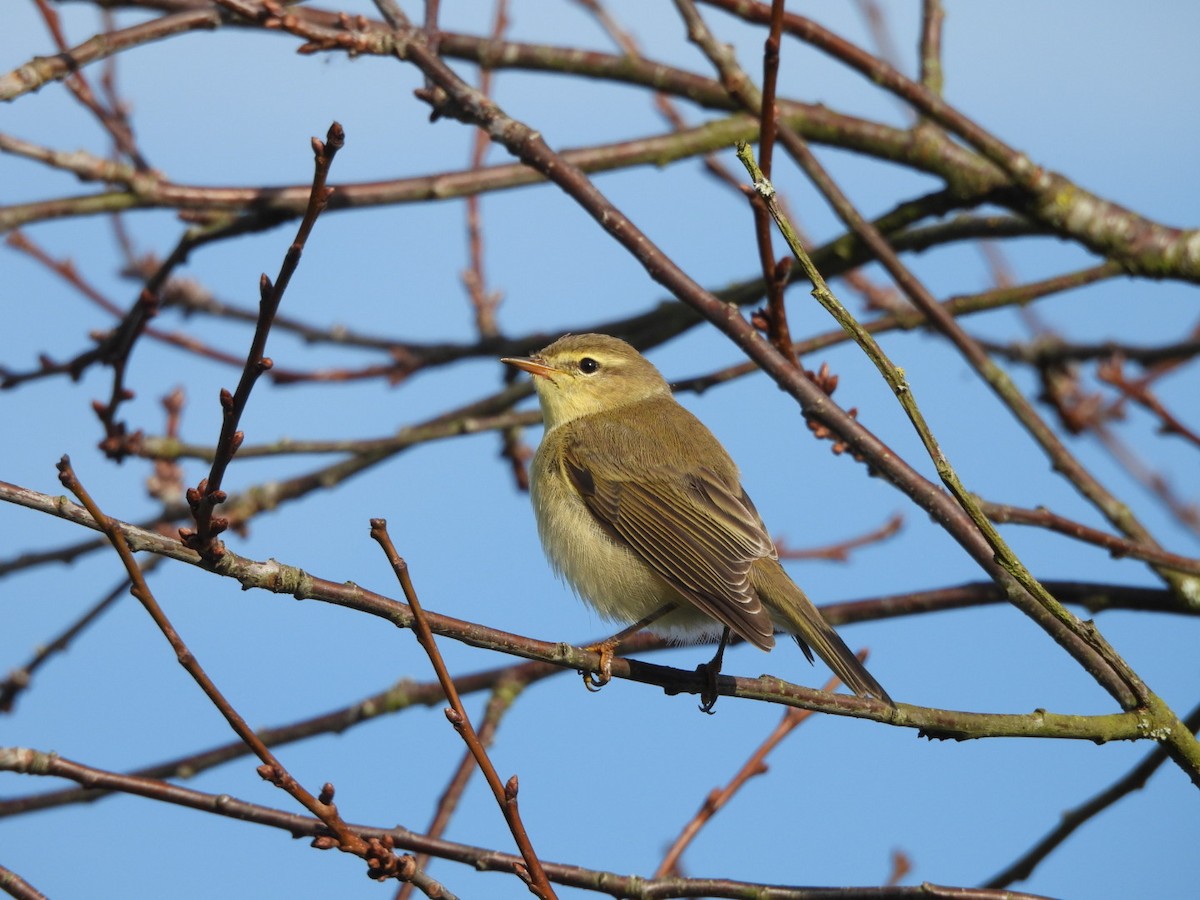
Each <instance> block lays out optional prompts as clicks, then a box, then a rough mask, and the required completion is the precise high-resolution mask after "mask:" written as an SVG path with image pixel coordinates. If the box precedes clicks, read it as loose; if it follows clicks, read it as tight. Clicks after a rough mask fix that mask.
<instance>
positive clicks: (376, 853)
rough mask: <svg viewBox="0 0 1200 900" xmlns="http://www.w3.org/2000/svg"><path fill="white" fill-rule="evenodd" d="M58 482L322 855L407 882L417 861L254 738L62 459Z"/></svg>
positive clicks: (116, 528)
mask: <svg viewBox="0 0 1200 900" xmlns="http://www.w3.org/2000/svg"><path fill="white" fill-rule="evenodd" d="M58 471H59V480H60V481H61V482H62V484H63V486H64V487H65V488H66V489H67V490H69V491H70V492H71V493H72V494H74V495H75V496H76V497H78V498H79V500H80V502H81V503H82V504H83V506H84V507H85V508H86V510H87V513H88V515H89V516H91V518H92V520H93V522H94V523H95V526H96V527H97V528H98V529H99V530H100V531H103V532H104V535H105V537H107V538H108V540H109V541H110V542H111V543H112V545H113V548H114V549H115V550H116V551H117V555H118V556H119V557H120V559H121V562H122V564H123V565H124V566H125V571H126V572H127V573H128V575H129V579H130V582H131V587H130V593H132V594H133V595H134V597H136V598H137V599H138V602H140V603H141V604H142V606H143V607H144V608H145V610H146V612H147V613H148V614H149V615H150V618H152V619H153V620H154V623H155V624H156V625H157V626H158V629H159V631H161V632H162V633H163V636H164V637H165V638H166V639H167V642H168V643H169V644H170V645H171V649H173V650H174V651H175V657H176V659H177V660H178V661H179V664H180V665H181V666H183V668H184V670H185V671H186V672H187V673H188V674H189V675H191V676H192V679H193V680H194V681H195V682H196V684H197V685H198V686H199V687H200V689H201V690H202V691H203V692H204V694H205V696H206V697H208V699H209V701H210V702H211V703H212V704H213V706H215V707H216V708H217V711H218V712H220V713H221V715H222V716H223V717H224V718H225V721H226V722H228V723H229V726H230V728H232V729H233V731H234V733H235V734H237V736H238V737H239V738H241V739H242V741H243V742H244V743H245V744H246V745H247V746H248V747H250V748H251V749H252V750H253V751H254V754H255V756H257V757H258V758H259V759H260V760H262V762H263V765H261V766H259V768H258V773H259V775H260V776H261V777H262V778H263V779H264V780H266V781H270V782H271V783H272V784H274V785H275V786H276V787H278V788H281V789H282V790H284V791H286V792H287V793H288V794H290V795H291V796H292V797H293V798H294V799H295V800H297V801H298V802H299V803H300V804H301V805H302V806H303V807H304V808H305V809H307V810H308V811H309V812H311V813H312V814H313V815H314V816H316V817H317V818H319V819H320V820H321V821H322V822H323V823H324V824H325V826H326V827H327V828H328V829H329V830H330V831H331V832H332V836H331V837H330V838H328V839H326V841H325V842H324V843H321V844H317V846H319V847H320V848H321V849H327V848H331V847H337V848H338V849H340V850H343V851H344V852H347V853H353V854H354V855H355V856H359V857H361V858H362V859H364V860H366V862H367V865H368V874H369V875H370V876H371V877H373V878H406V877H410V876H411V874H412V871H413V868H414V866H413V861H412V859H411V858H409V859H406V860H405V859H401V858H400V857H397V856H396V855H395V854H393V853H392V852H391V848H390V847H388V846H386V845H384V844H380V843H378V842H374V841H365V840H363V839H362V838H361V837H360V836H359V835H357V834H356V833H355V832H354V831H353V830H352V829H350V828H349V827H348V826H347V825H346V823H345V822H344V821H342V818H341V816H340V815H339V814H338V811H337V807H336V806H334V804H333V785H330V784H326V785H325V786H324V788H322V790H321V795H320V797H315V796H313V795H312V794H311V793H309V792H308V791H307V790H306V789H305V788H304V787H303V786H302V785H301V784H300V783H299V782H298V781H296V779H295V778H293V777H292V775H291V773H290V772H288V770H287V769H286V768H285V767H284V766H283V764H282V763H281V762H279V760H278V759H277V758H276V757H275V755H274V754H273V753H272V752H271V751H270V749H268V747H267V745H266V744H264V743H263V742H262V739H261V738H259V736H258V735H257V734H256V733H255V732H254V730H253V729H252V728H250V726H249V725H248V724H247V723H246V720H245V719H243V718H242V716H241V715H240V714H239V713H238V712H237V710H235V709H234V708H233V706H232V705H231V704H230V703H229V701H228V700H226V699H225V696H224V695H223V694H222V693H221V691H220V690H219V689H218V688H217V686H216V684H215V683H214V682H213V680H212V679H211V678H209V676H208V673H207V672H205V671H204V669H203V667H202V666H201V665H200V662H199V660H197V659H196V657H195V655H194V654H193V653H192V651H191V650H190V649H189V648H188V646H187V644H186V643H184V641H183V638H182V637H180V636H179V633H178V632H177V631H176V630H175V627H174V626H173V625H172V624H171V621H170V620H169V619H168V618H167V616H166V614H165V613H164V612H163V611H162V607H160V606H159V604H158V601H157V600H156V599H155V598H154V594H153V593H152V592H151V591H150V587H149V585H147V584H146V580H145V578H144V577H143V575H142V570H141V568H140V567H139V566H138V564H137V562H136V560H135V559H134V558H133V548H131V546H130V544H129V543H128V541H126V539H125V532H124V530H123V529H122V528H121V527H120V525H119V524H118V523H117V522H115V521H114V520H113V519H110V518H109V517H108V516H106V515H105V514H104V513H103V512H101V510H100V507H99V506H98V505H97V504H96V502H95V501H94V500H93V499H92V498H91V496H90V495H89V494H88V492H87V491H86V490H85V489H84V487H83V485H82V484H80V482H79V479H78V478H77V477H76V475H75V472H74V470H73V469H72V468H71V461H70V459H68V458H67V457H66V456H64V457H63V458H62V459H61V460H60V461H59V463H58Z"/></svg>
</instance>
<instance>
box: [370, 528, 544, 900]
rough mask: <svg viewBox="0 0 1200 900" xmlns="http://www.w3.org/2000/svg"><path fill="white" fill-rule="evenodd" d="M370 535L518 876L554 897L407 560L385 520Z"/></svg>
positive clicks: (513, 791)
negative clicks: (498, 817) (513, 855)
mask: <svg viewBox="0 0 1200 900" xmlns="http://www.w3.org/2000/svg"><path fill="white" fill-rule="evenodd" d="M371 538H372V539H373V540H375V541H376V542H377V543H378V544H379V546H380V547H381V548H382V549H383V552H384V555H385V556H386V557H387V559H388V562H389V563H390V564H391V566H392V570H393V571H394V572H395V573H396V580H397V581H399V582H400V587H401V588H402V589H403V591H404V598H405V599H406V600H407V601H408V607H409V610H410V611H411V613H412V629H413V633H414V634H415V635H416V637H417V641H418V642H419V643H420V645H421V648H422V649H423V650H424V651H425V654H426V655H427V656H428V657H429V662H430V663H431V664H432V665H433V670H434V672H436V673H437V678H438V682H439V683H440V684H441V686H442V690H443V691H445V693H446V699H447V700H448V701H450V709H447V710H446V718H447V719H449V720H450V724H451V725H453V726H454V730H455V731H457V732H458V734H459V737H461V738H462V739H463V742H464V743H465V744H466V745H467V749H468V750H470V752H471V756H473V757H474V758H475V764H476V765H477V766H478V767H479V770H480V771H481V772H482V773H483V777H484V779H485V780H486V781H487V783H488V787H490V788H491V789H492V794H493V796H494V797H495V798H496V803H497V804H498V805H499V806H500V811H501V812H502V813H503V814H504V820H505V821H506V822H507V823H508V828H509V831H511V832H512V836H513V840H515V841H516V842H517V847H518V848H519V849H520V851H521V858H522V859H523V860H525V867H524V868H523V869H519V870H518V871H517V874H518V876H520V878H521V880H522V881H524V882H525V884H526V885H527V886H528V887H529V890H530V892H532V893H533V895H534V896H536V897H540V898H541V900H554V898H556V897H557V896H558V895H557V894H555V892H554V888H552V887H551V886H550V881H549V880H548V879H547V878H546V872H545V870H544V869H543V868H542V863H541V861H540V860H539V859H538V857H537V853H536V852H535V851H534V849H533V843H532V842H531V841H530V840H529V833H528V832H527V831H526V830H525V823H524V822H522V821H521V812H520V809H519V807H518V805H517V776H516V775H513V776H512V777H511V778H509V779H508V781H507V782H506V783H501V781H500V775H499V773H498V772H497V771H496V767H495V766H494V765H492V760H491V758H490V757H489V756H488V752H487V748H486V747H484V745H483V741H481V740H480V739H479V734H478V733H477V732H476V731H475V727H474V726H473V725H472V724H471V719H470V717H469V716H468V715H467V710H466V707H465V706H463V703H462V699H461V698H460V697H459V696H458V690H457V688H456V687H455V686H454V679H453V678H451V677H450V672H449V671H448V670H447V669H446V663H445V661H444V660H443V659H442V654H441V651H440V650H438V647H437V641H436V640H435V639H434V637H433V631H432V630H430V627H429V621H428V620H427V619H426V617H425V611H424V610H423V609H422V608H421V602H420V600H418V599H417V591H416V588H414V587H413V583H412V578H411V576H410V575H409V574H408V563H406V562H405V561H404V560H403V559H402V558H401V557H400V554H399V553H397V552H396V547H395V545H393V543H392V538H391V535H389V534H388V530H387V522H386V521H385V520H384V519H372V520H371Z"/></svg>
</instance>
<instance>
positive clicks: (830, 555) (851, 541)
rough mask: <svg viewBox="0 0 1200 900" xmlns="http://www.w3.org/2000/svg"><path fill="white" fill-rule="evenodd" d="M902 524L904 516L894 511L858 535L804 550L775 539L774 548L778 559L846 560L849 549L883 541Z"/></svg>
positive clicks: (848, 556) (898, 529)
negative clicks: (873, 526) (891, 514)
mask: <svg viewBox="0 0 1200 900" xmlns="http://www.w3.org/2000/svg"><path fill="white" fill-rule="evenodd" d="M903 525H904V516H903V515H901V514H900V513H896V514H895V515H893V516H892V517H891V518H889V519H888V520H887V521H886V522H885V523H884V524H883V525H881V526H880V527H879V528H876V529H874V530H872V531H868V532H867V533H866V534H862V535H859V536H858V537H853V538H847V539H846V540H844V541H838V542H837V543H835V544H826V545H825V546H824V547H808V548H806V549H804V550H794V549H792V548H790V547H788V546H787V544H786V543H785V542H783V541H779V540H777V541H775V550H776V551H777V552H778V553H779V558H780V559H826V560H830V561H832V562H847V561H848V560H849V559H850V551H851V550H856V549H858V548H859V547H866V546H869V545H870V544H878V543H879V542H881V541H885V540H887V539H888V538H890V537H891V536H892V535H894V534H896V533H897V532H899V531H900V528H901V527H902V526H903Z"/></svg>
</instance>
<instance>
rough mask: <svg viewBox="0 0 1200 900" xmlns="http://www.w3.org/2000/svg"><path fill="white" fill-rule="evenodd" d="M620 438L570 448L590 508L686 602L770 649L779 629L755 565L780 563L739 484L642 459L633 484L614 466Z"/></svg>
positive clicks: (593, 435)
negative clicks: (753, 573)
mask: <svg viewBox="0 0 1200 900" xmlns="http://www.w3.org/2000/svg"><path fill="white" fill-rule="evenodd" d="M614 437H616V438H618V439H619V436H613V435H611V434H609V433H607V432H599V431H597V430H594V429H591V430H581V431H580V433H579V434H577V435H576V439H574V440H572V441H570V442H569V443H568V444H567V445H566V447H565V448H564V453H563V466H564V470H565V474H566V475H567V477H568V478H569V479H570V481H571V483H572V484H573V485H574V487H575V489H576V490H577V491H578V492H579V495H580V497H581V498H582V499H583V502H584V504H585V505H586V507H587V508H588V510H589V511H590V512H591V513H592V515H593V516H594V517H595V518H596V520H597V521H598V522H599V523H600V525H601V526H602V527H603V528H604V530H605V531H606V532H607V533H608V534H609V535H611V536H612V537H613V538H614V539H616V540H618V541H621V542H623V543H624V544H625V545H626V546H627V547H629V548H630V549H631V550H633V552H634V553H636V554H637V555H638V556H639V557H641V558H642V560H644V561H645V562H646V564H647V565H649V566H650V567H651V569H653V570H654V572H655V573H656V574H658V575H659V576H660V577H661V578H663V579H664V580H665V581H666V582H667V583H668V584H670V585H671V586H672V587H674V588H675V589H676V590H677V591H678V592H679V593H680V594H681V595H682V596H683V597H684V598H685V599H687V600H688V601H690V602H692V603H693V604H695V605H696V606H697V607H699V608H700V609H701V610H703V611H704V612H705V613H707V614H708V615H710V616H712V617H713V618H714V619H717V620H718V621H719V622H721V623H723V624H725V625H728V626H729V627H730V628H731V629H732V630H733V631H734V632H735V633H737V634H738V635H740V636H741V637H743V638H745V639H746V640H748V641H750V642H752V643H754V644H755V645H757V646H759V647H762V648H764V649H767V648H769V647H771V646H772V645H773V644H774V636H773V635H774V624H773V622H772V619H771V615H770V613H769V612H768V611H767V610H766V609H765V608H764V607H763V604H762V601H761V600H760V599H759V596H758V593H757V592H756V591H755V590H754V587H753V585H752V584H751V580H750V567H751V566H752V565H753V564H754V562H755V561H756V560H758V559H762V558H764V557H770V558H774V556H775V547H774V544H773V543H772V542H771V539H770V536H769V535H768V534H767V533H766V529H765V527H764V526H763V524H762V520H761V519H760V518H759V516H758V513H757V511H756V510H755V509H754V506H753V504H752V503H750V502H749V498H748V497H746V495H745V492H744V491H743V490H742V488H741V485H740V484H738V483H737V481H736V478H735V479H734V480H733V483H732V484H729V483H728V479H726V478H723V477H721V474H720V473H718V472H717V471H714V470H713V469H707V468H705V469H699V470H696V471H693V472H691V473H689V474H688V476H687V477H685V478H680V477H679V474H678V473H677V472H670V471H668V470H667V469H666V468H665V467H664V465H663V464H662V463H661V461H653V460H642V461H640V462H641V463H642V464H641V465H639V466H638V471H639V477H638V478H637V479H636V480H634V479H632V478H630V477H628V474H627V468H626V467H621V466H617V465H614V464H613V460H614V459H617V460H619V459H621V456H620V454H619V452H618V453H617V454H616V455H614V453H613V452H612V451H613V449H614V447H613V446H606V445H610V444H611V443H612V439H613V438H614ZM606 438H607V440H606ZM714 441H715V439H714ZM618 449H619V448H618ZM729 468H730V469H731V470H732V471H734V472H736V470H733V468H732V463H730V466H729Z"/></svg>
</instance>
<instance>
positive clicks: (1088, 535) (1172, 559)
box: [979, 500, 1200, 575]
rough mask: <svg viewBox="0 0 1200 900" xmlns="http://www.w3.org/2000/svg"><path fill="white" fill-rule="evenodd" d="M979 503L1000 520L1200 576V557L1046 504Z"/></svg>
mask: <svg viewBox="0 0 1200 900" xmlns="http://www.w3.org/2000/svg"><path fill="white" fill-rule="evenodd" d="M979 505H980V507H981V508H982V509H983V511H984V512H985V513H986V514H987V517H988V518H989V519H991V520H992V521H993V522H996V523H1000V524H1003V523H1006V522H1012V523H1015V524H1017V525H1036V526H1037V527H1039V528H1046V529H1049V530H1050V531H1056V532H1058V533H1059V534H1065V535H1067V536H1069V537H1073V538H1075V539H1076V540H1079V541H1086V542H1087V543H1089V544H1096V545H1097V546H1099V547H1103V548H1105V549H1106V550H1108V552H1109V553H1110V554H1111V555H1112V556H1113V558H1114V559H1120V558H1122V557H1126V556H1128V557H1132V558H1133V559H1140V560H1144V561H1145V562H1148V563H1152V564H1153V565H1156V566H1163V567H1165V568H1168V569H1174V570H1175V571H1177V572H1186V573H1188V574H1190V575H1200V559H1195V558H1192V557H1188V556H1180V555H1179V554H1177V553H1168V552H1167V551H1166V550H1162V549H1160V548H1159V547H1156V546H1148V545H1146V544H1141V543H1138V542H1137V541H1131V540H1128V539H1126V538H1121V537H1117V536H1116V535H1112V534H1108V533H1107V532H1104V531H1100V530H1099V529H1097V528H1091V527H1089V526H1087V525H1084V524H1083V523H1082V522H1076V521H1074V520H1072V519H1068V518H1065V517H1063V516H1059V515H1055V514H1054V513H1052V512H1050V511H1049V510H1048V509H1046V508H1045V507H1038V508H1037V509H1022V508H1020V507H1017V506H1008V505H1005V504H1002V503H989V502H988V501H986V500H981V501H980V503H979Z"/></svg>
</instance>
